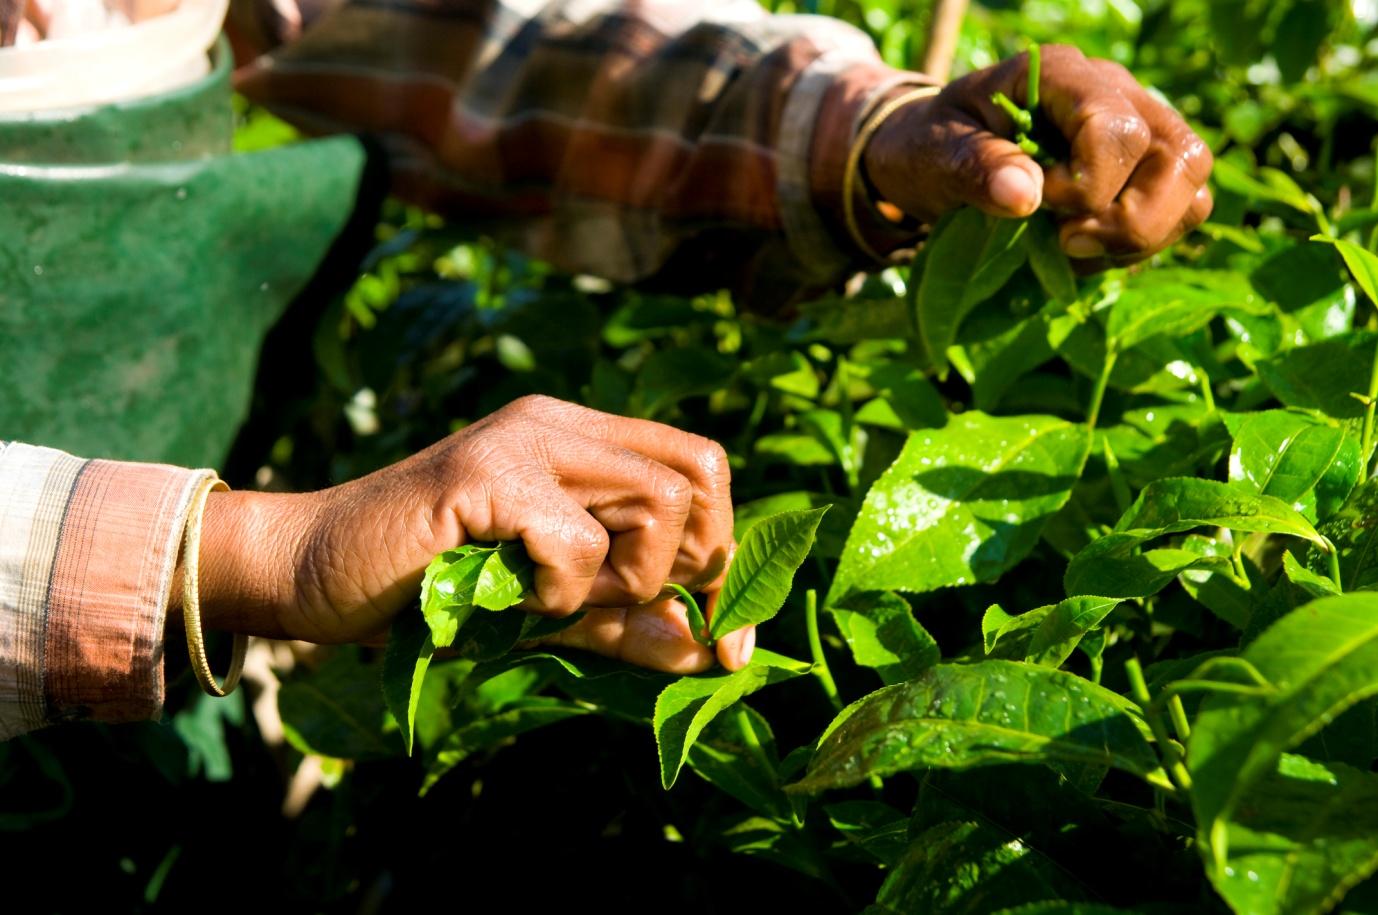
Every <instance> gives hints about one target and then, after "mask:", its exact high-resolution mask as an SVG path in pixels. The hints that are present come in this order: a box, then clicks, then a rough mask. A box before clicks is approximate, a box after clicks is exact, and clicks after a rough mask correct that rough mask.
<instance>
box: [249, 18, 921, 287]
mask: <svg viewBox="0 0 1378 915" xmlns="http://www.w3.org/2000/svg"><path fill="white" fill-rule="evenodd" d="M283 8H284V7H283V4H281V3H274V4H273V5H272V9H273V11H274V12H273V15H266V14H265V13H264V10H265V7H264V4H263V2H262V0H239V2H238V3H237V9H238V11H239V15H238V16H237V17H232V18H231V27H232V30H233V28H234V27H235V24H236V22H240V23H244V24H245V25H243V26H242V27H241V28H240V29H239V31H240V34H241V36H244V35H247V36H250V37H249V38H244V37H241V39H240V40H239V41H238V42H237V46H238V47H239V48H240V50H241V54H242V55H243V56H244V57H252V55H253V54H255V53H256V52H257V51H259V50H268V49H270V48H271V50H269V51H268V53H266V54H265V55H263V56H261V57H257V58H255V59H253V60H251V61H247V62H245V65H244V66H243V67H242V68H241V69H240V71H239V72H238V74H237V85H238V87H239V88H240V90H241V91H243V92H244V93H245V94H246V95H248V96H249V97H250V98H252V99H254V100H255V101H257V102H260V103H262V104H264V105H266V106H268V107H269V108H271V109H272V110H274V111H275V112H277V113H278V114H280V115H281V116H283V117H285V118H287V119H288V120H290V121H293V122H295V123H296V124H298V125H299V126H301V127H303V128H304V129H306V130H308V131H313V132H322V133H324V132H334V131H340V130H344V131H365V132H370V133H374V134H377V135H378V136H380V137H382V138H383V142H384V144H385V146H386V148H387V150H388V157H387V158H388V161H389V164H390V166H391V175H392V185H393V188H394V190H395V191H396V192H397V193H398V194H400V195H401V196H403V197H405V198H407V199H410V200H412V201H414V202H418V203H421V204H423V205H425V206H427V207H429V208H431V209H434V210H437V211H440V212H444V213H447V214H452V215H454V216H455V218H456V219H458V220H460V221H462V222H464V223H466V224H470V225H473V226H474V227H476V228H479V229H481V230H483V231H486V232H489V233H490V234H492V235H494V236H496V237H498V238H499V239H501V240H503V241H505V242H508V243H509V244H512V245H514V246H516V247H518V248H520V249H522V250H524V251H526V252H528V253H530V254H532V255H535V256H537V257H540V258H542V259H544V260H547V261H549V262H551V263H553V264H555V265H556V266H557V267H560V268H562V269H564V270H567V271H570V272H585V273H593V274H597V275H600V276H604V277H606V278H608V279H611V280H615V281H618V282H625V283H635V282H650V283H652V284H653V285H661V286H663V287H665V288H674V289H677V290H680V291H700V290H705V289H713V288H724V287H726V288H730V289H733V290H734V291H735V292H738V293H739V294H740V295H742V296H743V298H744V299H746V300H749V301H752V302H754V303H756V304H760V305H764V306H765V307H772V306H774V305H777V304H779V303H781V302H783V301H788V300H790V299H793V298H798V297H799V296H800V294H801V293H804V292H809V291H818V290H820V289H822V288H826V287H828V286H831V285H835V284H836V283H837V282H838V281H839V280H841V279H843V278H845V276H846V275H847V274H849V273H850V272H854V271H855V270H856V269H857V268H858V267H860V266H863V265H864V261H863V259H862V258H861V257H860V255H859V252H858V251H857V250H856V249H855V247H854V246H853V245H852V244H851V242H850V240H849V239H848V238H847V235H846V232H845V230H844V229H843V228H842V226H841V220H840V210H841V207H840V194H841V185H842V172H843V165H844V162H845V159H846V153H847V148H848V146H849V145H850V142H851V138H852V137H853V136H854V135H855V131H856V127H857V122H858V119H859V118H860V117H861V116H862V115H863V114H864V112H865V111H866V110H868V108H869V106H870V105H872V104H874V102H875V100H876V99H877V98H879V97H880V96H881V95H882V94H884V93H885V92H886V91H888V90H890V89H892V88H894V87H895V86H896V85H898V84H901V83H906V82H907V83H913V82H922V81H923V77H921V76H920V75H918V74H914V73H907V72H904V71H900V70H895V69H892V68H890V67H888V66H886V65H885V64H884V63H883V62H882V61H881V59H880V57H879V55H878V54H877V52H876V49H875V47H874V46H873V45H872V43H871V41H870V40H869V39H868V38H867V37H866V36H865V35H864V34H863V33H862V32H860V31H858V30H856V29H854V28H852V27H851V26H848V25H846V24H844V23H842V22H839V21H837V20H835V19H831V18H828V17H824V16H782V15H772V14H769V13H767V12H765V11H764V10H762V9H761V7H760V6H759V4H757V3H756V2H755V0H711V2H704V3H677V2H666V0H642V2H630V0H621V2H618V0H552V2H531V0H397V2H388V3H380V2H373V0H342V2H337V3H332V4H321V3H306V2H302V0H298V3H297V4H295V5H294V4H292V3H288V4H286V8H287V9H289V10H290V11H292V13H293V15H289V16H284V15H283V14H282V9H283ZM255 11H256V14H255ZM279 42H281V43H280V44H279ZM274 45H276V47H274ZM876 230H877V231H879V232H884V231H885V227H883V226H880V227H876Z"/></svg>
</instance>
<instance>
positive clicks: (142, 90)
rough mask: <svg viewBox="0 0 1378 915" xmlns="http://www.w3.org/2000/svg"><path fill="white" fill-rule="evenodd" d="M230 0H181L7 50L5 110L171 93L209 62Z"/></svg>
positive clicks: (0, 61)
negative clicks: (147, 15) (169, 7)
mask: <svg viewBox="0 0 1378 915" xmlns="http://www.w3.org/2000/svg"><path fill="white" fill-rule="evenodd" d="M228 4H229V0H182V2H181V4H180V5H179V6H178V8H177V9H175V10H173V11H172V12H170V13H166V14H164V15H162V16H155V17H153V18H152V19H147V20H145V21H143V22H140V23H137V24H135V25H129V26H124V27H121V28H113V29H107V30H104V31H99V32H91V33H89V34H85V35H80V36H75V37H71V38H60V39H54V40H51V41H40V42H38V43H37V44H31V45H22V46H17V47H10V48H3V49H0V113H21V112H27V111H52V110H56V109H63V108H85V107H89V106H92V105H103V104H108V103H110V102H120V101H127V100H129V99H134V98H139V97H141V96H145V95H153V94H155V93H158V92H167V91H169V90H171V89H175V88H177V87H178V86H183V85H186V84H188V83H191V82H194V81H195V80H197V79H199V78H200V77H202V76H204V75H205V74H206V73H207V72H209V69H210V58H209V56H208V52H209V50H210V48H211V46H212V45H213V44H214V43H215V39H216V36H218V35H219V34H220V29H221V27H222V26H223V25H224V22H225V10H226V7H227V6H228Z"/></svg>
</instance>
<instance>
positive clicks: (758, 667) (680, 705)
mask: <svg viewBox="0 0 1378 915" xmlns="http://www.w3.org/2000/svg"><path fill="white" fill-rule="evenodd" d="M811 669H812V665H810V664H806V663H804V662H803V661H795V660H792V659H791V658H786V657H783V656H781V655H778V654H775V653H774V652H772V651H766V650H765V649H763V648H758V649H756V651H755V652H753V653H752V655H751V663H749V664H748V665H747V666H746V667H743V668H742V669H741V670H739V671H736V672H734V673H720V674H698V675H695V676H691V677H681V678H680V679H678V680H676V681H675V682H674V683H671V684H670V685H669V686H667V687H665V689H664V690H663V691H661V693H660V696H659V698H657V699H656V706H655V720H654V722H653V726H654V728H655V735H656V749H657V750H658V751H659V753H660V781H661V784H662V785H664V786H665V788H666V790H669V788H670V787H671V786H673V785H674V783H675V780H676V779H677V778H678V777H679V770H680V768H681V767H682V766H683V765H684V761H685V760H686V759H687V758H688V755H689V750H690V748H691V747H693V745H694V742H695V741H697V740H698V737H699V734H700V733H702V732H703V729H704V728H705V727H707V726H708V723H709V722H711V721H712V720H713V719H714V718H716V717H717V716H718V715H720V714H722V712H724V711H725V710H726V709H727V708H729V707H730V706H731V705H732V704H733V703H734V702H736V701H737V700H738V699H742V698H744V697H746V696H749V695H751V694H752V693H754V692H756V691H757V690H758V689H761V688H762V687H764V686H768V685H770V684H772V683H780V682H783V681H785V680H791V679H793V678H795V677H799V676H803V675H804V674H806V673H808V672H809V671H810V670H811Z"/></svg>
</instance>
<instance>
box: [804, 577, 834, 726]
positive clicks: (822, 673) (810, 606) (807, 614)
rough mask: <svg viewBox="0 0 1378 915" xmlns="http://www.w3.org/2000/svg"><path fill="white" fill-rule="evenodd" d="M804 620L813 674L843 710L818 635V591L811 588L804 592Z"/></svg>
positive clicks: (825, 691) (832, 701)
mask: <svg viewBox="0 0 1378 915" xmlns="http://www.w3.org/2000/svg"><path fill="white" fill-rule="evenodd" d="M804 622H805V624H806V625H807V626H808V630H809V652H810V653H811V654H812V655H813V675H814V676H815V677H817V678H818V683H819V685H820V686H822V687H823V692H824V694H826V695H827V697H828V701H829V702H831V703H832V704H833V708H835V709H837V710H838V711H839V712H840V711H842V697H841V696H839V695H838V694H837V683H836V682H834V680H833V673H832V671H831V670H829V669H828V659H827V658H826V657H824V656H823V640H822V639H821V638H819V637H818V592H817V591H815V590H814V589H813V588H810V589H809V590H808V591H806V592H805V593H804Z"/></svg>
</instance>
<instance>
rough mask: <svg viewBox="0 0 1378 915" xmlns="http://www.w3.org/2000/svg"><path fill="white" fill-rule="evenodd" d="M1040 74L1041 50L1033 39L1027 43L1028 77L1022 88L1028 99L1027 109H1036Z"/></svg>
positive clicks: (1041, 66) (1041, 72)
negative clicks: (1032, 41) (1025, 84)
mask: <svg viewBox="0 0 1378 915" xmlns="http://www.w3.org/2000/svg"><path fill="white" fill-rule="evenodd" d="M1042 75H1043V51H1042V49H1040V48H1039V46H1038V42H1036V41H1035V42H1034V43H1033V44H1031V45H1029V78H1028V79H1027V80H1026V81H1025V82H1027V83H1028V85H1027V86H1026V87H1025V88H1024V97H1025V98H1026V99H1027V100H1028V109H1029V111H1031V112H1033V111H1037V110H1038V86H1039V83H1040V82H1042Z"/></svg>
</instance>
